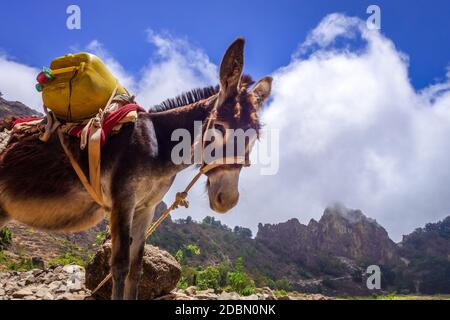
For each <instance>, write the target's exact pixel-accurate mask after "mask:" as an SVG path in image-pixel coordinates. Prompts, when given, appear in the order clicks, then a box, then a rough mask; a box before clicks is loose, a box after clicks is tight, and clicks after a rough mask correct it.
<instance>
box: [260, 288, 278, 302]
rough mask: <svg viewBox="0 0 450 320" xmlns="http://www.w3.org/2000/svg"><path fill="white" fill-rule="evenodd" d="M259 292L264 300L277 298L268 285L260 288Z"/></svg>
mask: <svg viewBox="0 0 450 320" xmlns="http://www.w3.org/2000/svg"><path fill="white" fill-rule="evenodd" d="M261 293H262V294H263V296H264V300H277V298H276V297H275V294H274V293H273V291H272V289H270V288H269V287H264V288H262V289H261Z"/></svg>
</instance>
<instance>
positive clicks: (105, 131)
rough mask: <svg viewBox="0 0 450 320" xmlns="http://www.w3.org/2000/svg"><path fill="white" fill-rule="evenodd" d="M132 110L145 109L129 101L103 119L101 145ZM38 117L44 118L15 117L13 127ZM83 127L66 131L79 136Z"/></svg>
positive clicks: (142, 110) (35, 118)
mask: <svg viewBox="0 0 450 320" xmlns="http://www.w3.org/2000/svg"><path fill="white" fill-rule="evenodd" d="M132 111H137V112H138V113H140V112H145V110H144V109H143V108H141V107H140V106H139V105H137V104H134V103H131V104H127V105H124V106H123V107H121V108H120V109H118V110H116V111H114V112H111V113H110V114H109V115H108V116H107V118H106V119H105V120H104V121H103V127H102V145H103V144H104V143H105V141H106V138H107V137H108V136H109V135H110V134H111V132H112V130H113V129H114V127H115V126H117V124H118V123H119V122H120V121H121V120H122V119H123V118H125V117H126V116H127V115H128V114H129V113H130V112H132ZM38 119H44V118H38V117H33V118H18V119H15V121H14V123H13V127H14V126H15V125H18V124H21V123H25V122H31V121H35V120H38ZM84 127H85V125H79V126H76V127H74V128H73V129H71V130H70V131H69V132H68V133H69V134H70V135H71V136H74V137H77V138H80V136H81V132H82V131H83V129H84Z"/></svg>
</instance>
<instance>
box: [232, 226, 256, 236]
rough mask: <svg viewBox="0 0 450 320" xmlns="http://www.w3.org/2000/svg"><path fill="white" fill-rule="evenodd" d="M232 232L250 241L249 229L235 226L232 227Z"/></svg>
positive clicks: (250, 232) (250, 231) (250, 233)
mask: <svg viewBox="0 0 450 320" xmlns="http://www.w3.org/2000/svg"><path fill="white" fill-rule="evenodd" d="M233 232H234V233H235V234H236V235H237V236H239V237H242V238H246V239H251V238H252V236H253V235H252V230H250V229H249V228H244V227H239V226H236V227H234V230H233Z"/></svg>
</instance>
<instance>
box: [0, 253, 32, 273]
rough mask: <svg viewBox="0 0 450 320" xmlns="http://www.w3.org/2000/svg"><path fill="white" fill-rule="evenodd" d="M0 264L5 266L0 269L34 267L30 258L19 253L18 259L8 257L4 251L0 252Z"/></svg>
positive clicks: (30, 268)
mask: <svg viewBox="0 0 450 320" xmlns="http://www.w3.org/2000/svg"><path fill="white" fill-rule="evenodd" d="M0 264H2V265H4V266H5V269H4V270H2V271H29V270H33V269H35V268H36V266H35V265H34V264H33V262H32V260H31V259H30V258H26V257H23V256H22V254H19V259H13V258H11V257H8V256H7V255H6V254H5V253H4V252H0Z"/></svg>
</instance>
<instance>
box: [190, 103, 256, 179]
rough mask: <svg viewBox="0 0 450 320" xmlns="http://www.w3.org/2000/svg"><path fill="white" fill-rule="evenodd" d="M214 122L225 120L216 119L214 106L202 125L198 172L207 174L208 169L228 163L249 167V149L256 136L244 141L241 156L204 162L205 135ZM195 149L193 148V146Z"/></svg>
mask: <svg viewBox="0 0 450 320" xmlns="http://www.w3.org/2000/svg"><path fill="white" fill-rule="evenodd" d="M216 123H219V124H221V125H223V124H225V122H221V121H218V120H217V107H216V106H214V108H213V110H212V111H211V112H210V113H209V116H208V118H207V122H206V126H204V128H205V129H204V130H203V132H202V139H201V144H202V145H201V148H202V149H201V156H202V158H201V161H202V164H201V167H200V172H201V173H202V174H205V175H206V174H208V173H209V172H210V171H212V170H214V169H216V168H220V167H226V166H229V165H238V166H241V167H250V166H251V162H250V159H249V156H250V151H251V147H252V145H253V144H254V142H255V140H256V137H255V138H254V139H251V140H250V141H249V142H248V143H246V146H245V154H244V155H243V156H239V155H233V156H228V155H226V156H224V157H222V158H220V159H215V160H213V161H210V162H206V161H205V148H206V143H207V142H208V141H207V137H208V133H209V132H210V130H212V128H213V127H214V125H215V124H216ZM226 142H227V139H226V132H225V143H226ZM194 149H195V148H194Z"/></svg>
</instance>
